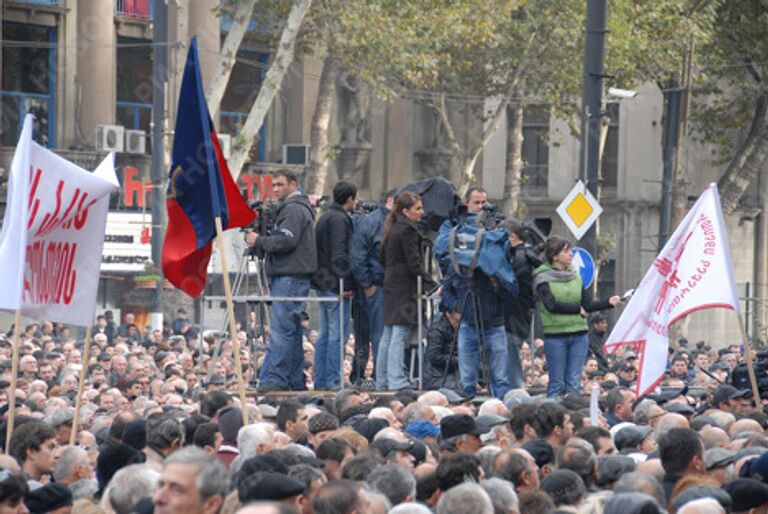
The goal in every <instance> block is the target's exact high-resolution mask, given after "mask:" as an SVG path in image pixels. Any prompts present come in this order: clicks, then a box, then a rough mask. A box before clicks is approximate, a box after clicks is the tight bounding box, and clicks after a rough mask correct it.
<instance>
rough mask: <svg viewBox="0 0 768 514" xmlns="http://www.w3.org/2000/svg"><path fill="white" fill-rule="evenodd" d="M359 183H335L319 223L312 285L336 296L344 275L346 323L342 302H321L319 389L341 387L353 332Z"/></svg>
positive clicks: (321, 293)
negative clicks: (345, 346)
mask: <svg viewBox="0 0 768 514" xmlns="http://www.w3.org/2000/svg"><path fill="white" fill-rule="evenodd" d="M356 200H357V187H356V186H355V185H354V184H353V183H352V182H349V181H346V180H340V181H339V182H337V183H336V185H335V186H333V203H332V204H331V205H330V206H329V207H328V209H326V211H325V212H324V213H323V214H322V216H320V219H319V220H318V222H317V226H316V227H315V237H316V240H317V272H316V273H315V274H314V276H313V277H312V286H313V287H314V288H315V290H316V291H317V296H318V297H331V298H335V297H338V295H339V279H344V291H345V299H344V302H343V303H342V306H341V308H342V309H343V310H342V313H341V314H342V317H343V325H342V326H339V324H340V320H339V303H338V302H336V303H331V302H322V303H320V333H319V334H318V337H317V344H316V345H315V390H325V389H340V388H341V386H342V385H343V383H342V379H343V377H342V376H341V371H340V369H339V367H340V366H341V357H340V353H341V341H342V340H343V341H344V342H345V343H346V341H347V337H348V335H349V315H350V297H351V296H352V290H353V282H354V280H353V279H352V271H351V269H350V266H349V247H350V244H351V242H352V219H351V218H350V217H349V213H350V212H352V211H353V210H354V209H355V202H356Z"/></svg>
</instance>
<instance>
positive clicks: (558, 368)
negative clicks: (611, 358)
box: [544, 334, 589, 398]
mask: <svg viewBox="0 0 768 514" xmlns="http://www.w3.org/2000/svg"><path fill="white" fill-rule="evenodd" d="M588 350H589V339H588V338H587V334H574V335H569V336H566V337H550V336H544V356H545V357H546V358H547V369H548V370H549V385H547V396H548V397H550V398H551V397H553V396H563V395H565V394H569V393H578V392H581V373H582V371H584V364H585V363H586V362H587V351H588Z"/></svg>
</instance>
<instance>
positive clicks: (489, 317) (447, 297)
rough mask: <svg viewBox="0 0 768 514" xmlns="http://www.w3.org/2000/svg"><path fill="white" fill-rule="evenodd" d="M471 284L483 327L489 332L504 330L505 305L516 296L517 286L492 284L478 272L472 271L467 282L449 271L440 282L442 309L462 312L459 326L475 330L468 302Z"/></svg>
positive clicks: (450, 269) (492, 282) (500, 282)
mask: <svg viewBox="0 0 768 514" xmlns="http://www.w3.org/2000/svg"><path fill="white" fill-rule="evenodd" d="M470 284H471V285H472V286H473V287H474V288H475V290H476V291H477V298H478V300H479V304H480V311H481V312H480V313H481V315H482V316H481V320H482V322H483V327H484V328H485V329H489V328H495V327H501V326H504V322H505V319H506V316H505V308H504V304H505V302H506V301H507V300H508V299H510V298H513V297H514V296H515V295H516V294H517V283H509V282H506V281H504V280H498V279H494V280H493V281H491V279H489V278H488V277H487V276H486V275H485V274H483V273H482V272H481V271H479V270H475V273H474V276H473V278H472V280H469V279H467V278H465V277H463V276H461V275H459V274H457V273H456V272H455V271H454V270H453V268H449V271H448V276H447V277H446V279H445V281H444V282H443V298H442V301H443V305H444V306H445V307H446V308H447V309H450V310H452V311H458V310H461V322H462V323H468V324H469V325H470V326H472V327H474V326H475V309H474V308H473V306H472V302H471V301H470V299H468V298H467V294H468V293H469V288H470Z"/></svg>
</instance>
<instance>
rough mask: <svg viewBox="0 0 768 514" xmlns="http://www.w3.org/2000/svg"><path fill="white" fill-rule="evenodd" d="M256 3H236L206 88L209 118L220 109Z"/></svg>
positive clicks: (250, 0) (247, 0)
mask: <svg viewBox="0 0 768 514" xmlns="http://www.w3.org/2000/svg"><path fill="white" fill-rule="evenodd" d="M256 1H257V0H241V1H239V2H237V8H236V10H235V14H234V15H233V16H232V26H231V27H230V28H229V32H228V33H227V37H226V39H225V40H224V45H223V46H222V47H221V58H220V59H219V60H218V62H217V63H216V69H215V70H214V72H213V80H212V81H211V83H210V85H209V86H208V94H207V95H206V97H207V100H208V110H209V111H210V112H211V116H214V117H215V116H216V114H217V113H218V112H219V108H220V107H221V100H222V98H224V92H225V91H226V90H227V84H228V83H229V77H230V76H231V75H232V69H233V68H234V67H235V58H236V57H237V50H238V49H239V48H240V43H242V41H243V37H244V36H245V33H246V32H247V31H248V24H249V23H250V21H251V15H252V14H253V8H254V6H255V5H256Z"/></svg>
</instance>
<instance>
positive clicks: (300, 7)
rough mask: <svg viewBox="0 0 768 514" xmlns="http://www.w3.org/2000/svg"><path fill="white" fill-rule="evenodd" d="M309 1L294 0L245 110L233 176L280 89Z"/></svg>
mask: <svg viewBox="0 0 768 514" xmlns="http://www.w3.org/2000/svg"><path fill="white" fill-rule="evenodd" d="M311 4H312V2H311V0H296V2H295V3H294V4H293V7H292V8H291V12H290V14H289V15H288V20H287V21H286V24H285V28H284V29H283V34H282V36H281V37H280V43H279V44H278V46H277V52H276V54H275V58H274V60H273V61H272V65H271V66H270V67H269V71H268V72H267V76H266V78H265V80H264V83H263V84H262V85H261V89H260V90H259V95H258V96H257V97H256V101H255V102H254V103H253V106H252V107H251V112H250V113H248V118H247V119H246V120H245V124H244V125H243V127H242V129H241V130H240V134H239V135H238V136H237V138H236V139H235V141H234V144H233V145H232V156H231V157H230V159H229V171H230V172H231V173H232V176H233V177H234V178H235V179H237V177H239V176H240V172H241V171H242V170H243V165H244V164H245V160H246V157H247V156H248V152H249V151H250V149H251V147H252V146H253V142H254V138H255V137H256V135H257V134H258V132H259V129H260V128H261V126H262V124H263V123H264V118H265V117H266V115H267V112H268V111H269V108H270V106H271V105H272V101H273V100H274V99H275V96H276V95H277V92H278V91H279V90H280V86H281V84H282V82H283V77H284V76H285V73H286V72H287V71H288V67H289V66H290V65H291V63H293V57H294V52H293V49H294V46H295V44H296V37H297V36H298V34H299V29H301V24H302V23H303V21H304V16H305V15H306V14H307V11H308V10H309V6H310V5H311Z"/></svg>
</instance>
